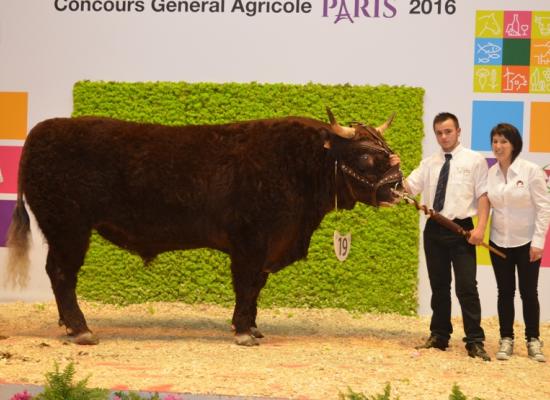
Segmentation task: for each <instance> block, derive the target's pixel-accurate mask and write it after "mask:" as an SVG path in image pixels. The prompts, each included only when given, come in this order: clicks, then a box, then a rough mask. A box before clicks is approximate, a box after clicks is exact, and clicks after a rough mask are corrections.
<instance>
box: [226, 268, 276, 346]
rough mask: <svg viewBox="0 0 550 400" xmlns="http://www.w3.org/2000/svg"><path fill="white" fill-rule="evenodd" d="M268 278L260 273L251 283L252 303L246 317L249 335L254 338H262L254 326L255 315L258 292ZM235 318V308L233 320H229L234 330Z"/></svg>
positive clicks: (267, 275)
mask: <svg viewBox="0 0 550 400" xmlns="http://www.w3.org/2000/svg"><path fill="white" fill-rule="evenodd" d="M268 277H269V273H267V272H260V273H259V274H258V275H257V276H256V277H255V279H254V281H253V286H252V292H251V294H252V301H251V303H250V309H249V310H248V311H247V315H248V316H249V317H250V321H249V323H250V334H251V335H252V336H254V337H255V338H258V339H261V338H263V337H264V335H263V334H262V332H260V330H259V329H258V325H256V315H257V314H258V296H259V295H260V291H261V290H262V288H263V287H264V286H265V284H266V282H267V278H268ZM236 318H237V307H235V309H234V311H233V319H232V320H231V323H232V327H233V329H234V330H235V320H236Z"/></svg>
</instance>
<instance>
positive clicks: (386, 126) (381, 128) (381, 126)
mask: <svg viewBox="0 0 550 400" xmlns="http://www.w3.org/2000/svg"><path fill="white" fill-rule="evenodd" d="M394 118H395V113H393V114H392V115H391V116H390V117H389V118H388V120H387V121H386V122H384V123H383V124H382V125H380V126H379V127H377V128H376V130H377V131H378V133H379V134H381V135H383V134H384V131H385V130H386V129H388V128H389V127H390V125H391V123H392V122H393V119H394Z"/></svg>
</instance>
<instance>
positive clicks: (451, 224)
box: [402, 193, 506, 258]
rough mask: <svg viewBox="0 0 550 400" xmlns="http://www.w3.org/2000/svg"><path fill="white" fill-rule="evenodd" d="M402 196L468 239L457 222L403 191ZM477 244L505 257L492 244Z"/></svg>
mask: <svg viewBox="0 0 550 400" xmlns="http://www.w3.org/2000/svg"><path fill="white" fill-rule="evenodd" d="M402 196H403V199H404V200H405V201H406V202H407V203H409V204H414V206H415V207H416V209H417V210H419V211H423V212H424V214H426V215H427V216H428V218H432V219H433V220H434V221H436V222H437V223H438V224H440V225H442V226H444V227H445V228H447V229H449V230H451V231H452V232H455V233H458V234H459V235H462V236H464V237H465V238H466V239H468V238H469V237H470V232H469V231H467V230H465V229H464V228H463V227H461V226H460V225H458V224H457V223H455V222H453V221H451V220H450V219H449V218H447V217H444V216H443V215H441V214H439V213H438V212H437V211H434V210H432V209H430V208H428V207H427V206H426V205H424V204H418V201H416V199H415V198H413V197H410V196H409V195H407V194H406V193H403V194H402ZM479 245H480V246H483V247H485V248H486V249H487V250H489V251H490V252H493V253H495V254H496V255H498V256H500V257H502V258H506V254H504V253H503V252H501V251H500V250H497V249H495V248H494V247H493V246H490V245H488V244H487V243H485V242H481V243H480V244H479Z"/></svg>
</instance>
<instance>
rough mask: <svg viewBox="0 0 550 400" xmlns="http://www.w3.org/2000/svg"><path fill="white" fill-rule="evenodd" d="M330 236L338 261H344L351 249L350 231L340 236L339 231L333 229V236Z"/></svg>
mask: <svg viewBox="0 0 550 400" xmlns="http://www.w3.org/2000/svg"><path fill="white" fill-rule="evenodd" d="M332 238H333V242H334V253H335V254H336V258H337V259H338V260H340V261H344V260H345V259H346V258H348V254H349V252H350V250H351V232H348V233H347V234H346V235H344V236H342V235H341V234H340V232H338V231H334V236H333V237H332Z"/></svg>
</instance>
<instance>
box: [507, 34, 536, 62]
mask: <svg viewBox="0 0 550 400" xmlns="http://www.w3.org/2000/svg"><path fill="white" fill-rule="evenodd" d="M530 56H531V39H504V40H503V44H502V65H527V66H528V65H529V63H530Z"/></svg>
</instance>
